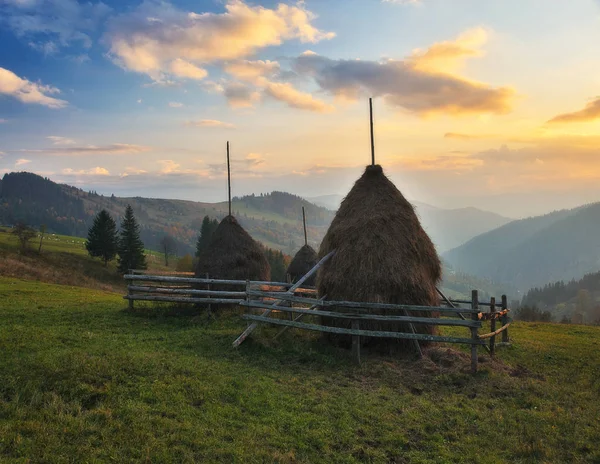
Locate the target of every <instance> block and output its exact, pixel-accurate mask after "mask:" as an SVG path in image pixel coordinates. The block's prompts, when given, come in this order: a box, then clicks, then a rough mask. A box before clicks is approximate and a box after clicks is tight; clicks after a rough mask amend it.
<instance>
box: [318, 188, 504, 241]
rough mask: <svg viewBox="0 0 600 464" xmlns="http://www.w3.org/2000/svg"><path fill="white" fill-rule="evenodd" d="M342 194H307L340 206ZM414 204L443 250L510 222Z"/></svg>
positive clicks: (462, 210) (487, 213) (322, 203)
mask: <svg viewBox="0 0 600 464" xmlns="http://www.w3.org/2000/svg"><path fill="white" fill-rule="evenodd" d="M342 199H343V197H342V196H341V195H322V196H319V197H312V198H307V200H308V201H311V202H312V203H314V204H316V205H319V206H323V207H325V208H329V209H332V210H337V208H338V207H339V205H340V202H341V201H342ZM412 204H413V206H414V207H415V210H416V211H417V215H418V216H419V219H420V220H421V224H422V225H423V228H424V229H425V231H426V232H427V233H428V234H429V236H430V237H431V240H432V241H433V243H434V244H435V246H436V248H437V250H438V252H439V253H443V252H445V251H448V250H450V249H452V248H455V247H457V246H459V245H462V244H463V243H465V242H467V241H468V240H470V239H472V238H473V237H476V236H477V235H480V234H483V233H485V232H488V231H490V230H493V229H496V228H498V227H500V226H503V225H504V224H507V223H509V222H510V221H511V220H512V219H509V218H507V217H504V216H500V215H499V214H496V213H492V212H490V211H483V210H481V209H478V208H472V207H469V208H455V209H443V208H437V207H435V206H432V205H428V204H427V203H422V202H419V201H413V202H412Z"/></svg>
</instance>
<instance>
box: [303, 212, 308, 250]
mask: <svg viewBox="0 0 600 464" xmlns="http://www.w3.org/2000/svg"><path fill="white" fill-rule="evenodd" d="M302 224H303V226H304V245H308V238H307V237H306V213H305V212H304V206H303V207H302Z"/></svg>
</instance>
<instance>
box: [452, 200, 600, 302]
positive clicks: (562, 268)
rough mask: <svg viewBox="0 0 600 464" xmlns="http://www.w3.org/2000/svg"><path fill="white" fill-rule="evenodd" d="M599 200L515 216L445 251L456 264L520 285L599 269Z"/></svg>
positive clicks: (464, 270)
mask: <svg viewBox="0 0 600 464" xmlns="http://www.w3.org/2000/svg"><path fill="white" fill-rule="evenodd" d="M599 224H600V203H595V204H591V205H587V206H582V207H579V208H576V209H572V210H562V211H557V212H554V213H550V214H546V215H544V216H537V217H532V218H527V219H522V220H518V221H513V222H510V223H509V224H506V225H504V226H502V227H499V228H498V229H495V230H493V231H490V232H487V233H484V234H482V235H480V236H478V237H475V238H474V239H472V240H470V241H468V242H467V243H465V244H464V245H461V246H460V247H457V248H455V249H453V250H450V251H448V252H446V253H444V254H443V257H444V259H445V260H446V261H447V262H448V263H449V264H450V265H451V266H452V267H453V268H454V269H457V270H460V271H463V272H466V273H469V274H473V275H477V276H480V277H484V278H487V279H490V280H492V281H496V282H506V283H508V284H510V285H512V286H515V287H516V288H518V289H520V290H521V291H526V290H527V289H529V288H531V287H536V286H543V285H544V284H546V283H548V282H551V281H557V280H565V281H568V280H571V279H573V278H580V277H581V276H583V275H584V274H586V273H589V272H595V271H597V270H598V269H600V247H598V242H597V237H596V234H595V231H596V230H597V228H598V225H599Z"/></svg>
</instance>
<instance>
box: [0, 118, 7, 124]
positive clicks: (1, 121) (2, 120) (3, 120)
mask: <svg viewBox="0 0 600 464" xmlns="http://www.w3.org/2000/svg"><path fill="white" fill-rule="evenodd" d="M7 122H8V119H2V118H0V124H5V123H7Z"/></svg>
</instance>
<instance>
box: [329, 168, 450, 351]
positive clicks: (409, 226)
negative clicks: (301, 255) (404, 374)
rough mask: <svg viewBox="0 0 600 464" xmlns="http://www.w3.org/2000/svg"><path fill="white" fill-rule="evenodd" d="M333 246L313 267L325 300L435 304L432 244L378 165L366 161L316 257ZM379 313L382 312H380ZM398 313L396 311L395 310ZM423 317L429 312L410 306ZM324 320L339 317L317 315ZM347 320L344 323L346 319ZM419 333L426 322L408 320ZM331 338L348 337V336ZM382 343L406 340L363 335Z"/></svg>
mask: <svg viewBox="0 0 600 464" xmlns="http://www.w3.org/2000/svg"><path fill="white" fill-rule="evenodd" d="M332 250H337V251H336V253H335V255H334V256H333V258H331V259H330V260H329V261H328V262H326V263H325V264H324V266H323V267H322V268H321V270H320V271H319V273H318V277H317V289H318V292H319V295H320V296H324V295H326V296H327V299H328V300H346V301H348V300H349V301H365V302H374V303H396V304H415V305H423V306H437V305H438V304H439V300H438V296H437V290H436V284H437V283H438V282H439V280H440V277H441V264H440V259H439V257H438V255H437V252H436V250H435V247H434V245H433V243H432V242H431V240H430V238H429V237H428V235H427V233H426V232H425V231H424V230H423V228H422V227H421V224H420V222H419V219H418V217H417V215H416V213H415V211H414V208H413V206H412V205H411V204H410V203H409V202H408V201H407V200H406V198H404V196H403V195H402V193H400V191H399V190H398V189H397V188H396V186H395V185H394V184H393V183H392V182H391V181H390V180H389V179H388V178H387V177H386V176H385V174H384V173H383V169H382V168H381V166H379V165H371V166H368V167H367V168H366V170H365V172H364V174H363V175H362V176H361V177H360V179H358V180H357V181H356V183H355V184H354V186H353V187H352V190H350V192H349V193H348V195H347V196H346V198H345V199H344V200H343V202H342V204H341V206H340V208H339V210H338V212H337V214H336V216H335V218H334V219H333V222H332V223H331V226H330V227H329V230H328V231H327V234H326V235H325V238H324V239H323V242H322V244H321V248H320V250H319V257H323V256H325V255H326V254H327V253H329V252H330V251H332ZM381 313H382V314H383V312H381ZM395 314H396V315H398V314H397V313H395ZM410 315H414V316H423V317H426V316H428V315H430V314H427V313H425V314H419V313H415V312H411V313H410ZM323 323H324V324H328V325H333V324H335V325H338V326H347V325H344V324H343V322H342V321H339V320H335V322H334V320H333V319H330V318H326V317H324V318H323ZM348 326H349V325H348ZM363 328H364V329H367V330H369V329H370V330H389V331H393V330H396V331H403V332H408V331H410V328H409V327H406V326H405V325H403V324H398V323H380V324H372V325H370V326H368V327H367V326H365V327H363V324H361V329H363ZM414 328H415V331H416V332H419V333H433V331H434V330H433V327H432V326H424V325H422V324H415V325H414ZM330 338H333V339H334V340H338V341H342V342H343V343H344V344H345V343H348V341H349V338H350V337H349V336H345V338H342V339H340V338H339V337H330ZM375 341H377V344H380V342H382V343H383V344H384V345H386V346H390V344H394V343H399V344H400V346H408V344H409V341H407V340H399V341H398V342H396V341H395V340H392V339H371V340H365V343H366V344H372V343H373V342H375Z"/></svg>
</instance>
